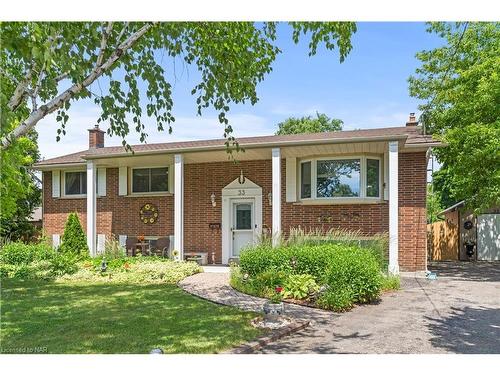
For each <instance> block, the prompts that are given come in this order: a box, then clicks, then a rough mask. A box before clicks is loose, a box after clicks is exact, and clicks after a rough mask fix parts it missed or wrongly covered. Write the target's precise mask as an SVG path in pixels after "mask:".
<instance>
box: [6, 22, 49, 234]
mask: <svg viewBox="0 0 500 375" xmlns="http://www.w3.org/2000/svg"><path fill="white" fill-rule="evenodd" d="M3 26H4V24H3V23H2V26H0V27H2V32H3ZM2 43H3V35H2V33H0V45H2ZM0 48H3V46H2V47H0ZM0 56H1V57H0V65H1V66H2V69H3V68H4V59H3V54H2V53H1V52H0ZM12 74H14V75H18V74H20V68H19V66H18V65H17V64H14V65H13V66H12ZM15 88H16V85H15V83H14V82H12V80H11V79H8V78H7V77H6V76H5V75H4V74H2V73H1V71H0V114H1V115H0V138H1V137H3V136H4V135H5V134H8V133H10V132H12V131H13V130H14V129H15V128H16V127H17V126H18V124H19V122H20V121H21V119H23V118H25V117H26V116H28V114H29V109H28V106H27V104H26V102H25V103H24V105H19V106H18V107H17V108H16V111H15V112H14V111H11V110H10V109H9V107H8V101H9V99H10V96H11V94H12V92H13V91H14V90H15ZM37 139H38V134H37V132H36V131H35V130H34V129H33V130H31V131H29V132H26V133H25V134H24V136H22V137H19V138H17V139H16V140H13V141H12V144H11V146H10V147H9V149H8V150H4V149H3V148H2V150H1V151H0V207H1V209H0V236H1V237H8V238H10V239H12V240H18V239H20V238H21V237H25V238H26V237H30V235H31V234H32V232H33V226H32V225H31V224H30V223H29V222H28V220H27V219H28V217H29V216H30V214H31V213H32V212H33V209H34V207H36V206H38V205H40V199H41V190H40V188H39V187H38V185H37V182H36V179H35V178H34V176H33V173H32V171H30V169H29V168H30V167H31V165H32V164H33V163H34V162H37V161H38V160H39V159H40V153H39V151H38V145H37Z"/></svg>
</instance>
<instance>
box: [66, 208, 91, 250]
mask: <svg viewBox="0 0 500 375" xmlns="http://www.w3.org/2000/svg"><path fill="white" fill-rule="evenodd" d="M59 251H60V252H61V253H67V254H75V255H79V256H83V257H87V256H88V255H89V247H88V246H87V237H86V236H85V232H84V231H83V228H82V225H81V224H80V220H79V219H78V215H77V214H76V212H72V213H70V214H69V215H68V220H67V221H66V225H65V227H64V234H63V236H62V244H61V246H59Z"/></svg>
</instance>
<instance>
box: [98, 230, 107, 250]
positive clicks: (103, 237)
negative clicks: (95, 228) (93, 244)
mask: <svg viewBox="0 0 500 375" xmlns="http://www.w3.org/2000/svg"><path fill="white" fill-rule="evenodd" d="M105 244H106V235H105V234H98V235H97V254H104V247H105Z"/></svg>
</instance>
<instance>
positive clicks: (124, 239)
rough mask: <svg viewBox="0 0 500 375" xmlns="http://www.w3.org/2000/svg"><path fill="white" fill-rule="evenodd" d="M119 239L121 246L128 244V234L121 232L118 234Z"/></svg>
mask: <svg viewBox="0 0 500 375" xmlns="http://www.w3.org/2000/svg"><path fill="white" fill-rule="evenodd" d="M118 241H119V242H120V246H121V247H125V246H126V245H127V236H126V235H125V234H120V235H119V236H118Z"/></svg>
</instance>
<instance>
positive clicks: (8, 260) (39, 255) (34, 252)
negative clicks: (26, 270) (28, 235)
mask: <svg viewBox="0 0 500 375" xmlns="http://www.w3.org/2000/svg"><path fill="white" fill-rule="evenodd" d="M53 253H54V250H53V249H52V247H51V246H49V245H48V244H46V243H44V242H42V243H39V244H25V243H23V242H9V243H7V244H5V245H3V246H2V249H1V250H0V262H2V263H5V264H13V265H20V264H28V263H31V262H33V261H34V260H43V259H50V258H51V257H52V256H53Z"/></svg>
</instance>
